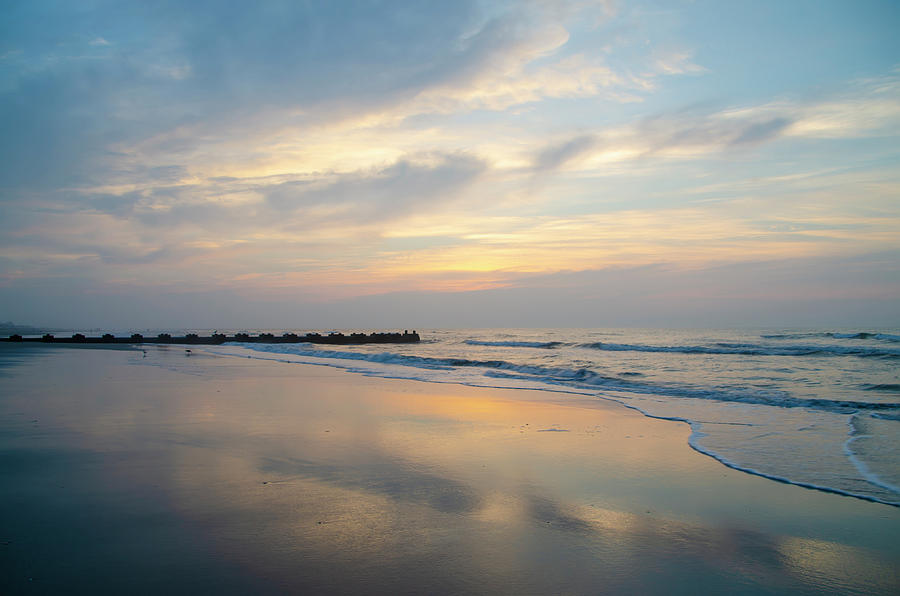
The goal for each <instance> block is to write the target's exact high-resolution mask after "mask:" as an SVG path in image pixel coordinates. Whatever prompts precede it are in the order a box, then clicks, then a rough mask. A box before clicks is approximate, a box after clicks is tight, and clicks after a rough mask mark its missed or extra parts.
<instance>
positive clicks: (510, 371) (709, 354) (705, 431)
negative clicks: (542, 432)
mask: <svg viewBox="0 0 900 596" xmlns="http://www.w3.org/2000/svg"><path fill="white" fill-rule="evenodd" d="M265 331H275V332H282V331H293V332H298V333H302V332H305V331H308V330H306V329H290V330H287V329H285V330H265ZM320 331H321V330H320ZM418 331H419V334H420V335H421V336H422V341H421V342H420V343H418V344H398V345H360V346H325V345H312V344H225V345H223V346H209V347H204V348H203V349H204V350H208V351H211V352H216V353H219V354H222V355H226V354H227V355H233V356H244V357H250V358H262V359H274V360H281V361H287V362H302V363H307V364H318V365H325V366H332V367H338V368H342V369H346V370H349V371H352V372H356V373H360V374H364V375H370V376H376V377H387V378H402V379H413V380H419V381H423V382H433V383H460V384H464V385H472V386H480V387H513V388H526V389H532V390H538V391H554V392H559V391H563V392H567V393H570V394H571V395H572V398H573V399H604V400H610V401H614V402H618V403H620V404H622V405H624V406H626V407H629V408H633V409H635V410H638V411H640V412H642V413H643V414H645V415H646V416H649V417H653V418H663V419H669V420H677V421H683V422H685V423H687V424H689V425H690V427H691V430H692V433H691V436H690V445H691V447H693V448H694V449H695V450H697V451H699V452H701V453H704V454H706V455H708V456H710V457H713V458H715V459H717V460H719V461H720V462H721V463H722V464H724V465H726V466H728V467H731V468H734V469H737V470H742V471H745V472H748V473H751V474H757V475H760V476H765V477H768V478H770V479H772V480H777V481H780V482H787V483H791V484H796V485H799V486H804V487H807V488H811V489H817V490H823V491H828V492H834V493H839V494H843V495H848V496H852V497H858V498H861V499H867V500H870V501H877V502H880V503H886V504H890V505H895V506H900V329H875V330H854V329H817V330H810V329H762V330H761V329H757V330H751V329H743V330H703V331H698V330H669V329H453V330H450V329H435V330H430V329H420V330H418ZM560 430H565V429H560Z"/></svg>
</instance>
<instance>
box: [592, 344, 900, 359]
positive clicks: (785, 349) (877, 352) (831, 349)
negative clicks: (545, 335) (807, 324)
mask: <svg viewBox="0 0 900 596" xmlns="http://www.w3.org/2000/svg"><path fill="white" fill-rule="evenodd" d="M581 347H583V348H590V349H593V350H605V351H608V352H676V353H679V354H720V355H727V354H737V355H742V356H856V357H858V358H883V359H888V360H894V359H900V350H896V349H890V348H870V347H864V346H832V345H828V346H817V345H786V346H764V345H759V344H741V343H716V344H712V345H708V346H650V345H642V344H615V343H607V342H594V343H588V344H581Z"/></svg>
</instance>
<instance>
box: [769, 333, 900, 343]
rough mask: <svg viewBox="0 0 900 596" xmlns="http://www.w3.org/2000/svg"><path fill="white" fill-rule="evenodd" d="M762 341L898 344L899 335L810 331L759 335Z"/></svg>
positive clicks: (899, 341) (899, 340)
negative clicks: (827, 338) (823, 339)
mask: <svg viewBox="0 0 900 596" xmlns="http://www.w3.org/2000/svg"><path fill="white" fill-rule="evenodd" d="M760 337H761V338H763V339H809V338H812V337H830V338H832V339H875V340H879V341H885V342H895V343H900V335H895V334H892V333H879V332H877V331H855V332H851V333H839V332H836V331H824V332H823V331H810V332H807V333H772V334H766V335H760Z"/></svg>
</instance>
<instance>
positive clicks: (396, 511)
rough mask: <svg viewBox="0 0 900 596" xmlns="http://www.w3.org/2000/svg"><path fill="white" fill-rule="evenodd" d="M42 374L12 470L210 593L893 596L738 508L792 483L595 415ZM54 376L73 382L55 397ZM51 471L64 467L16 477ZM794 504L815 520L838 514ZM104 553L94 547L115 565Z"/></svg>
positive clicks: (119, 368)
mask: <svg viewBox="0 0 900 596" xmlns="http://www.w3.org/2000/svg"><path fill="white" fill-rule="evenodd" d="M41 370H42V371H43V372H44V373H45V379H47V380H44V381H41V380H35V379H34V378H33V377H29V376H28V375H25V376H21V377H20V378H19V381H18V383H19V384H18V385H17V386H16V387H15V389H16V390H17V391H18V393H16V394H15V395H17V396H18V397H17V400H18V401H17V402H16V403H13V402H6V403H5V405H4V407H9V408H19V409H23V411H24V410H27V413H28V415H29V416H36V417H40V418H41V419H42V420H44V421H45V423H46V428H50V429H53V430H52V431H45V432H44V434H43V435H42V437H43V438H42V439H41V440H42V441H44V447H43V449H44V451H42V452H41V453H42V454H43V455H40V454H38V453H37V452H36V451H34V450H33V449H32V448H30V447H29V445H31V446H32V447H33V445H34V443H33V440H34V437H33V436H32V435H29V434H28V433H30V432H32V431H33V429H31V428H29V427H27V425H25V424H24V423H23V424H20V427H21V428H20V427H15V428H13V427H12V426H9V425H7V426H6V427H4V428H5V429H6V430H5V434H4V437H5V438H4V441H5V443H4V446H5V448H6V450H5V451H4V453H6V454H7V456H6V460H5V463H6V468H5V469H6V470H9V471H11V473H13V475H17V474H18V476H17V477H18V478H20V479H24V478H25V475H26V470H27V474H31V475H33V474H35V473H43V474H46V475H48V479H47V482H50V480H51V479H52V481H53V482H57V481H59V480H60V478H62V475H63V472H62V471H60V470H63V469H65V470H66V472H65V474H64V475H65V483H66V485H67V487H68V488H67V489H66V490H67V491H69V492H68V493H67V498H68V499H69V500H68V501H66V506H67V507H69V509H67V510H66V511H69V513H66V514H65V515H63V514H60V517H59V519H57V520H56V522H57V523H58V524H60V525H61V526H65V525H66V524H70V525H71V524H73V523H75V522H73V521H72V519H73V514H72V513H71V512H72V511H77V509H78V508H79V507H80V508H83V507H90V506H93V505H94V504H96V503H98V502H105V503H114V504H115V505H114V506H109V507H107V508H106V509H105V511H108V512H109V513H108V515H109V521H110V524H109V529H108V531H109V532H110V533H111V534H116V532H120V533H121V534H122V537H121V538H120V539H119V542H118V543H121V540H125V537H126V536H140V537H141V540H143V542H142V543H141V544H144V547H143V548H145V549H148V551H149V552H155V550H156V549H165V548H169V550H168V551H167V552H168V553H169V555H168V557H169V558H168V559H166V560H167V561H169V563H168V564H169V565H170V567H171V568H172V569H175V570H176V571H173V573H175V574H176V575H177V574H178V573H183V574H185V577H188V574H191V573H197V572H198V570H200V571H202V572H203V573H208V574H214V575H215V577H217V578H220V579H221V582H220V584H219V585H218V588H217V589H218V590H219V591H222V592H230V591H233V592H244V591H246V590H247V589H249V588H252V589H253V590H258V589H259V588H260V585H265V586H267V587H268V588H269V589H268V590H265V589H264V590H263V591H275V592H277V591H316V592H323V591H324V592H327V591H340V592H348V591H350V592H368V593H373V592H379V591H384V592H391V593H416V592H421V590H422V588H423V586H427V587H428V588H429V590H430V591H432V592H436V593H441V592H454V593H485V592H491V593H511V592H515V593H554V592H559V591H566V592H570V593H597V592H604V591H605V592H629V593H634V592H642V593H645V592H650V593H654V592H656V593H664V592H670V591H671V587H672V586H673V585H684V586H687V585H690V586H692V589H695V590H705V591H710V590H712V591H730V592H734V591H738V592H740V591H747V592H754V591H759V590H776V591H781V590H786V591H790V590H801V591H802V590H811V589H813V590H815V589H834V588H835V587H839V588H840V589H856V588H864V589H865V590H866V591H869V592H875V593H877V592H884V593H890V592H891V591H892V590H893V589H894V588H895V587H896V586H897V577H896V575H891V574H890V572H889V571H888V570H889V569H891V563H892V562H896V560H897V552H896V548H895V549H894V550H893V551H889V552H873V551H872V550H870V549H866V548H864V547H860V546H853V545H850V544H841V543H840V541H839V539H838V538H835V537H832V538H829V537H828V536H826V535H823V536H820V537H818V538H809V537H807V536H801V535H796V536H795V535H791V534H789V533H782V532H780V531H778V530H775V529H773V528H772V527H767V526H766V525H765V524H763V523H761V521H760V520H759V519H755V518H753V517H752V516H748V515H747V514H746V511H748V510H749V508H750V507H751V506H753V507H757V506H760V503H762V504H765V503H772V505H771V509H770V510H771V511H780V510H782V509H785V508H788V509H789V508H790V507H793V506H794V505H793V504H792V501H791V499H793V498H795V497H794V495H795V494H796V493H795V492H793V491H794V490H800V489H792V488H791V487H783V486H780V485H774V483H769V482H767V481H765V480H763V479H760V478H753V477H748V476H744V475H735V473H733V472H730V471H727V470H725V469H724V468H721V466H719V465H718V464H716V463H715V462H712V461H711V460H709V459H707V458H703V457H701V456H699V455H697V454H696V453H694V452H692V451H690V450H689V449H688V448H687V446H686V434H687V430H686V429H685V428H684V427H682V426H679V425H674V424H670V423H666V422H661V421H653V420H647V419H645V418H643V417H641V416H639V415H635V414H632V413H630V412H628V411H626V410H624V409H622V408H618V407H609V406H606V405H604V404H603V403H601V402H594V401H589V400H585V399H583V398H576V399H570V398H567V397H565V396H559V397H553V396H548V395H547V394H543V395H541V394H536V393H522V392H513V391H505V390H476V389H468V388H463V387H457V386H435V385H426V384H417V383H412V382H384V381H380V380H379V381H372V380H369V379H366V378H364V377H360V376H354V375H350V374H347V373H341V372H337V371H331V370H327V369H318V368H310V367H301V366H297V365H289V364H281V363H262V362H259V361H242V360H237V359H230V358H203V357H192V358H190V359H185V358H183V357H181V358H179V355H178V354H177V353H174V352H171V351H170V352H164V351H158V352H152V353H150V354H149V355H148V357H147V358H143V357H142V358H140V359H135V358H132V357H130V356H128V355H123V354H109V353H99V352H90V351H73V352H72V353H71V354H69V355H68V356H66V357H63V358H56V357H54V358H45V359H44V360H43V361H42V362H41ZM84 370H91V371H92V373H93V374H90V375H85V374H84V373H83V371H84ZM32 372H33V371H32ZM49 379H52V381H51V380H49ZM51 385H53V386H59V385H62V386H67V387H77V388H78V391H77V392H72V391H70V392H69V393H68V394H67V395H66V396H65V398H63V397H61V396H60V394H59V393H58V392H54V391H52V390H51ZM542 400H543V401H542ZM548 400H549V401H548ZM16 429H18V430H16ZM14 431H15V432H14ZM29 441H31V442H29ZM14 443H15V444H16V445H17V447H16V451H15V453H16V455H15V456H14V457H13V456H12V455H10V454H12V453H13V451H12V450H11V446H12V445H13V444H14ZM48 454H50V455H48ZM53 454H56V455H53ZM64 454H65V455H64ZM73 454H76V455H73ZM77 454H81V455H77ZM38 455H40V457H38ZM48 457H49V458H53V457H59V458H63V457H65V458H68V459H64V460H63V459H60V461H66V462H68V463H67V464H66V465H65V466H56V467H52V466H46V465H45V466H44V467H43V471H42V472H35V471H34V467H35V466H34V465H31V464H29V463H28V462H32V461H38V460H41V459H40V458H45V459H46V458H48ZM34 458H38V460H36V459H34ZM73 458H74V459H73ZM17 461H18V462H19V464H18V467H15V466H14V465H13V464H15V463H16V462H17ZM41 461H44V460H41ZM98 461H100V462H102V464H101V465H98ZM53 470H56V471H53ZM53 475H55V476H53ZM51 476H52V478H51ZM57 476H58V477H57ZM28 478H29V482H34V481H33V479H32V478H31V476H28ZM73 488H74V489H75V490H73ZM22 490H24V489H22ZM35 494H36V495H39V494H41V493H35ZM73 494H75V495H81V497H80V499H81V500H80V501H78V500H77V499H73V498H72V495H73ZM807 494H809V495H811V496H810V497H806V495H807ZM785 495H787V496H785ZM802 495H803V496H802V498H801V500H800V501H798V503H800V505H799V506H800V507H805V508H807V509H808V508H809V507H810V506H811V505H810V503H816V504H820V505H817V506H822V507H826V506H827V507H838V508H839V507H843V506H845V505H843V503H844V501H843V500H840V499H839V498H837V497H834V496H832V495H818V494H815V493H809V492H808V491H806V492H802ZM45 500H46V499H45ZM123 503H124V504H126V505H127V506H126V507H125V508H124V509H123V508H121V507H120V505H121V504H123ZM832 503H837V505H832ZM821 504H824V505H821ZM766 506H768V505H766ZM852 506H853V507H854V508H853V509H852V511H854V512H863V513H865V512H868V511H875V512H879V513H877V515H880V512H882V511H883V509H871V510H870V509H866V507H868V506H869V505H868V504H865V503H861V504H860V503H853V504H852ZM39 511H40V505H39V499H36V500H35V508H34V510H33V512H34V515H46V513H44V512H39ZM891 512H892V511H891ZM24 515H25V517H26V518H27V515H28V510H27V508H26V510H25V513H24ZM785 515H787V516H789V515H790V512H787V513H785ZM877 515H876V517H877ZM154 516H155V517H154ZM860 516H861V518H860V519H863V520H864V521H865V516H863V514H862V513H861V514H860ZM150 519H156V520H157V522H155V523H150V522H149V521H145V520H150ZM138 520H141V521H140V523H139V522H138ZM897 522H898V520H897V516H894V517H893V518H890V519H889V523H888V524H887V526H886V527H887V528H888V529H889V528H891V527H893V528H897V527H900V524H898V523H897ZM879 523H883V522H879ZM892 524H893V525H892ZM9 527H18V526H15V524H13V525H11V526H9ZM870 527H871V526H870ZM885 531H888V530H885ZM111 543H113V544H115V543H117V542H116V541H114V540H113V541H111ZM173 544H177V545H179V546H178V547H177V548H174V549H173V548H172V547H171V545H173ZM167 545H169V546H168V547H167ZM59 548H62V547H59ZM105 548H106V547H105V546H104V545H103V544H96V545H91V546H90V549H88V550H89V551H90V556H88V555H87V554H85V555H83V556H84V557H86V560H89V561H95V560H97V559H98V558H99V559H100V560H103V559H104V557H107V558H109V557H113V558H115V557H114V553H113V552H111V551H109V552H108V551H106V550H104V549H105ZM91 549H93V550H91ZM60 556H68V557H69V558H70V559H71V560H74V561H76V562H77V561H79V560H80V559H79V557H80V556H82V555H81V554H80V552H79V551H78V550H71V551H64V552H63V553H62V554H60ZM23 560H24V559H23ZM183 562H189V563H190V564H187V563H184V566H181V565H182V563H183ZM23 564H24V563H23ZM84 564H87V563H84ZM75 566H76V567H77V565H75ZM893 568H896V566H894V567H893ZM56 573H57V574H58V575H59V577H61V578H64V579H71V577H68V578H66V576H65V574H64V573H63V572H62V571H59V570H56ZM262 579H264V582H263V584H260V583H259V582H260V581H262ZM120 581H121V582H122V583H121V585H123V586H124V585H127V582H128V577H127V576H123V577H122V578H120ZM185 581H187V580H185ZM201 587H202V586H201ZM206 587H209V586H206Z"/></svg>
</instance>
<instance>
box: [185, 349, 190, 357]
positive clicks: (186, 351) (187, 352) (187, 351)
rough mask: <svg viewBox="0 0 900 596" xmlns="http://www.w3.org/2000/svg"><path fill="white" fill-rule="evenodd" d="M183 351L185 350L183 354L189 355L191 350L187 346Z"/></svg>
mask: <svg viewBox="0 0 900 596" xmlns="http://www.w3.org/2000/svg"><path fill="white" fill-rule="evenodd" d="M184 351H185V355H186V356H190V355H191V351H190V350H188V349H187V348H185V350H184Z"/></svg>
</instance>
